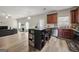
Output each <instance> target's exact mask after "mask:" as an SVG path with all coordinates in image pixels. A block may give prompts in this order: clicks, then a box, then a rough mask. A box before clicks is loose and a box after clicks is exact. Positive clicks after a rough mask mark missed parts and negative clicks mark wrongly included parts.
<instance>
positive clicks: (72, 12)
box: [71, 10, 75, 23]
mask: <svg viewBox="0 0 79 59" xmlns="http://www.w3.org/2000/svg"><path fill="white" fill-rule="evenodd" d="M71 23H75V10H72V11H71Z"/></svg>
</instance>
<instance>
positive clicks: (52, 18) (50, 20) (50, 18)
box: [47, 13, 57, 24]
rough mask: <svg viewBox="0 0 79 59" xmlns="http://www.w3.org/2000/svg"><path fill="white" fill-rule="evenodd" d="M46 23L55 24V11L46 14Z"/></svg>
mask: <svg viewBox="0 0 79 59" xmlns="http://www.w3.org/2000/svg"><path fill="white" fill-rule="evenodd" d="M47 23H48V24H56V23H57V13H54V14H48V15H47Z"/></svg>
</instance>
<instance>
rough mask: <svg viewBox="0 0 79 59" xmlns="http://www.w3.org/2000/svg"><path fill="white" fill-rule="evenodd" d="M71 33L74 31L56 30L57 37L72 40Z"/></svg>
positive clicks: (72, 35)
mask: <svg viewBox="0 0 79 59" xmlns="http://www.w3.org/2000/svg"><path fill="white" fill-rule="evenodd" d="M73 32H74V31H73V30H72V29H58V36H59V37H61V38H66V39H73V38H74V34H73Z"/></svg>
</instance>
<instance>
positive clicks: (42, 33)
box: [34, 29, 52, 50]
mask: <svg viewBox="0 0 79 59" xmlns="http://www.w3.org/2000/svg"><path fill="white" fill-rule="evenodd" d="M51 31H52V30H51V29H48V30H46V29H44V30H35V32H34V47H35V48H37V49H39V50H41V49H42V48H43V46H44V45H45V43H46V41H48V40H49V39H50V36H51V33H52V32H51Z"/></svg>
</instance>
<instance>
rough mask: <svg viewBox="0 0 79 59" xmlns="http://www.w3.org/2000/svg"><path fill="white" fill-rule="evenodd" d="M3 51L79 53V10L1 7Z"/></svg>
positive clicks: (57, 7) (0, 26)
mask: <svg viewBox="0 0 79 59" xmlns="http://www.w3.org/2000/svg"><path fill="white" fill-rule="evenodd" d="M0 52H79V7H78V6H0Z"/></svg>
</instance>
